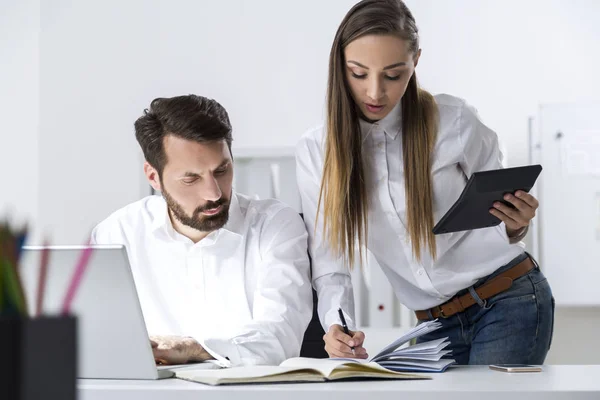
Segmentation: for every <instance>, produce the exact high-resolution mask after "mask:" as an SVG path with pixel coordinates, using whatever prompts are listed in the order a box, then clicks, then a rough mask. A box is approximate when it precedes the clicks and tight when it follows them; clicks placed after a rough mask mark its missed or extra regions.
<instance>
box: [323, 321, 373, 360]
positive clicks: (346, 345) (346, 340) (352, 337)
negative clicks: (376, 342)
mask: <svg viewBox="0 0 600 400" xmlns="http://www.w3.org/2000/svg"><path fill="white" fill-rule="evenodd" d="M323 340H324V341H325V351H326V352H327V354H329V357H332V358H361V359H366V358H368V357H369V355H368V354H367V350H365V348H364V347H362V345H363V342H364V341H365V334H364V333H363V332H361V331H348V334H346V333H344V329H343V328H342V326H341V325H337V324H335V325H331V327H330V328H329V332H327V333H326V334H325V336H323ZM353 347H354V352H352V348H353Z"/></svg>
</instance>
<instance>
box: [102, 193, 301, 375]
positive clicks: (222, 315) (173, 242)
mask: <svg viewBox="0 0 600 400" xmlns="http://www.w3.org/2000/svg"><path fill="white" fill-rule="evenodd" d="M92 242H93V243H97V244H124V245H125V246H126V248H127V253H128V257H129V261H130V263H131V269H132V272H133V276H134V281H135V285H136V289H137V292H138V296H139V299H140V303H141V307H142V312H143V315H144V319H145V322H146V326H147V328H148V333H149V334H150V335H177V336H191V337H193V338H195V339H196V340H197V341H198V342H199V343H200V344H202V345H203V347H204V348H205V349H206V350H207V351H208V352H209V353H210V354H211V355H212V356H213V357H215V358H216V359H217V360H219V361H220V362H221V364H222V365H225V366H230V365H239V364H246V365H250V364H272V365H276V364H279V363H281V362H282V361H284V360H285V359H287V358H290V357H296V356H298V355H299V353H300V347H301V345H302V339H303V337H304V332H305V330H306V327H307V326H308V323H309V321H310V319H311V316H312V291H311V285H310V277H309V260H308V253H307V234H306V229H305V226H304V223H303V222H302V219H301V218H300V216H299V215H298V213H297V212H296V211H294V210H293V209H292V208H290V207H288V206H286V205H284V204H283V203H281V202H279V201H277V200H254V199H250V198H248V197H245V196H243V195H240V194H237V195H236V194H235V192H234V193H233V194H232V198H231V206H230V209H229V221H228V222H227V224H226V225H225V226H224V227H223V228H221V229H219V230H217V231H214V232H212V233H210V234H209V235H208V236H206V237H205V238H204V239H202V240H201V241H199V242H198V243H195V244H194V243H193V242H192V241H191V240H190V239H188V238H187V237H185V236H183V235H181V234H180V233H178V232H177V231H175V230H174V229H173V225H172V223H171V220H170V218H169V215H168V212H167V205H166V202H165V200H164V199H163V198H162V196H149V197H146V198H144V199H142V200H140V201H137V202H135V203H133V204H130V205H128V206H126V207H124V208H122V209H120V210H118V211H116V212H115V213H113V214H112V215H111V216H110V217H108V218H107V219H106V220H104V221H103V222H101V223H100V224H99V225H98V226H97V227H96V228H95V229H94V231H93V233H92ZM227 359H229V360H227Z"/></svg>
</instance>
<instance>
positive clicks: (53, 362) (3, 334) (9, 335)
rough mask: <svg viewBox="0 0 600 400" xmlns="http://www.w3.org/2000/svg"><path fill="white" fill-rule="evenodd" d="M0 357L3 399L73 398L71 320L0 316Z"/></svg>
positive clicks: (74, 341) (74, 352)
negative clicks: (0, 358)
mask: <svg viewBox="0 0 600 400" xmlns="http://www.w3.org/2000/svg"><path fill="white" fill-rule="evenodd" d="M0 356H1V357H2V358H3V359H2V360H1V361H0V397H1V398H2V399H3V400H4V399H6V400H38V399H57V400H58V399H60V400H75V399H76V398H77V381H76V375H77V320H76V318H75V317H72V316H67V317H41V318H34V319H29V318H22V317H0ZM6 395H7V396H6ZM5 396H6V397H5Z"/></svg>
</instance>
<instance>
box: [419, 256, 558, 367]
mask: <svg viewBox="0 0 600 400" xmlns="http://www.w3.org/2000/svg"><path fill="white" fill-rule="evenodd" d="M526 257H527V254H525V253H524V254H523V255H521V256H519V257H517V258H515V259H514V260H512V261H511V262H510V263H508V264H506V265H505V266H502V267H500V268H499V269H498V270H496V271H495V272H494V273H493V274H491V275H489V276H486V277H484V278H482V279H480V280H479V281H477V282H476V283H475V284H474V285H473V287H475V288H476V287H477V286H479V285H481V284H483V283H485V282H486V281H488V280H490V279H491V278H493V277H495V276H496V275H498V274H500V273H502V272H504V271H505V270H507V269H509V268H510V267H512V266H514V265H516V264H518V263H519V262H521V261H522V260H524V259H525V258H526ZM536 265H537V264H536ZM467 292H469V289H465V290H462V291H461V292H459V293H458V295H462V294H465V293H467ZM438 321H439V322H441V324H442V327H441V328H440V329H438V330H436V331H434V332H431V333H429V334H427V335H424V336H422V337H420V338H418V339H417V343H421V342H425V341H428V340H433V339H438V338H442V337H449V339H450V342H451V344H450V345H449V346H448V347H447V348H446V349H448V350H452V354H449V355H448V356H447V357H446V358H453V359H454V360H456V363H457V364H459V365H466V364H471V365H489V364H538V365H539V364H543V363H544V360H545V358H546V354H547V353H548V350H549V349H550V345H551V343H552V333H553V330H554V298H553V297H552V291H551V289H550V285H549V284H548V281H547V280H546V277H545V276H544V274H542V272H541V271H540V269H539V268H538V267H537V266H536V268H534V269H532V270H531V271H529V272H528V273H527V274H525V275H523V276H522V277H520V278H518V279H516V280H515V281H514V282H513V284H512V286H511V287H510V288H509V289H508V290H506V291H504V292H502V293H499V294H497V295H495V296H492V297H490V298H489V299H487V300H486V301H480V302H478V304H475V305H473V306H471V307H469V308H467V309H466V310H465V311H463V312H460V313H457V314H454V315H452V316H451V317H449V318H445V319H444V318H439V319H438ZM421 322H422V321H421Z"/></svg>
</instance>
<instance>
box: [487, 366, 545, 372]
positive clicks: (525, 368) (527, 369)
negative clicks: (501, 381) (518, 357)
mask: <svg viewBox="0 0 600 400" xmlns="http://www.w3.org/2000/svg"><path fill="white" fill-rule="evenodd" d="M490 369H493V370H495V371H502V372H542V367H540V366H539V365H528V364H498V365H490Z"/></svg>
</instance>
